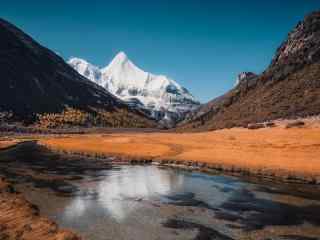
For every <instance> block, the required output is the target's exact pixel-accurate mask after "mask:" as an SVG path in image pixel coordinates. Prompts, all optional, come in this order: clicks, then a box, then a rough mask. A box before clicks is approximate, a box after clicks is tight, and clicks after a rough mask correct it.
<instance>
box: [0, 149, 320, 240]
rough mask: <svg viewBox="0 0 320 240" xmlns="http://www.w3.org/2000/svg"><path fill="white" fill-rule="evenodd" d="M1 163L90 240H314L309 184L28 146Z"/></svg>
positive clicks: (315, 197)
mask: <svg viewBox="0 0 320 240" xmlns="http://www.w3.org/2000/svg"><path fill="white" fill-rule="evenodd" d="M0 160H1V161H0V173H1V175H4V176H6V177H7V178H10V179H11V180H12V181H15V182H16V186H17V188H18V189H19V190H20V191H22V192H23V193H24V194H25V196H26V197H27V199H29V200H30V201H31V202H33V203H35V204H36V205H38V206H39V208H40V210H41V213H42V214H44V215H47V216H49V218H51V219H52V220H54V221H56V222H57V223H58V224H59V225H60V226H62V227H66V228H71V229H73V230H75V231H76V232H78V233H79V234H80V235H82V236H83V237H85V239H89V240H105V239H132V240H138V239H139V240H140V239H146V240H147V239H148V240H153V239H177V240H178V239H197V240H206V239H218V240H219V239H220V240H229V239H264V240H267V239H270V240H271V239H279V240H280V239H296V240H297V239H300V240H314V239H319V238H318V236H320V230H319V225H320V201H319V200H320V197H319V196H320V194H319V188H318V187H316V186H303V185H286V184H274V183H273V184H271V183H262V182H259V183H257V182H252V181H249V180H244V179H240V178H235V177H230V176H222V175H208V174H204V173H199V172H188V171H182V170H175V169H172V168H161V167H158V166H150V165H149V166H114V165H110V164H107V163H106V162H103V163H101V162H98V161H97V160H90V159H86V158H79V159H74V158H72V159H66V158H65V157H63V158H62V157H61V156H59V155H57V154H53V153H50V152H48V151H46V150H44V149H43V148H41V147H39V146H37V145H35V144H24V145H21V146H19V147H17V148H15V149H12V150H9V151H5V152H2V153H0Z"/></svg>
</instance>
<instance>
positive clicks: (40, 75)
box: [0, 19, 144, 122]
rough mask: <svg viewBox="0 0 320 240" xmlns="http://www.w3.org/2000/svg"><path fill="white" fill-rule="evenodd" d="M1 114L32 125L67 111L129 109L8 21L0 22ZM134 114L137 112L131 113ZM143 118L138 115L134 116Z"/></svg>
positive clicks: (0, 20) (138, 113)
mask: <svg viewBox="0 0 320 240" xmlns="http://www.w3.org/2000/svg"><path fill="white" fill-rule="evenodd" d="M0 84H1V88H0V112H5V111H10V112H12V113H13V115H14V117H15V119H16V120H23V121H29V122H32V121H34V119H35V115H36V114H37V113H51V112H61V111H62V110H63V109H65V107H72V108H76V109H81V110H83V111H91V109H92V108H97V109H102V110H104V111H108V112H112V111H114V110H116V109H127V110H128V111H131V109H129V107H128V106H127V105H126V104H124V103H123V102H122V101H120V100H118V99H117V98H116V97H114V96H113V95H111V94H110V93H108V92H107V91H106V90H104V89H103V88H101V87H99V86H98V85H96V84H94V83H92V82H90V81H89V80H87V79H86V78H84V77H83V76H81V75H80V74H78V73H77V72H76V71H75V70H73V69H72V68H71V67H70V66H69V65H68V64H66V63H65V61H64V60H63V59H62V58H61V57H59V56H58V55H56V54H55V53H53V52H52V51H50V50H49V49H47V48H45V47H43V46H41V45H40V44H38V43H37V42H36V41H34V40H33V39H32V38H31V37H30V36H28V35H26V34H25V33H23V32H22V31H21V30H20V29H18V28H16V27H15V26H13V25H12V24H10V23H8V22H7V21H5V20H3V19H0ZM132 111H135V110H132ZM135 113H136V114H137V115H140V116H141V117H142V118H144V115H143V114H142V113H140V112H138V111H136V112H135Z"/></svg>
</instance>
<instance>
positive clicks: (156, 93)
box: [68, 52, 199, 121]
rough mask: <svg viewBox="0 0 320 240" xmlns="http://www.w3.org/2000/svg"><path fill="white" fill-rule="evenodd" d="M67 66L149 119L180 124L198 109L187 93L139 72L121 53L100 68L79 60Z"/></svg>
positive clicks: (166, 80) (168, 81) (165, 80)
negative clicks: (143, 111) (139, 110)
mask: <svg viewBox="0 0 320 240" xmlns="http://www.w3.org/2000/svg"><path fill="white" fill-rule="evenodd" d="M68 63H69V64H70V65H71V66H72V67H73V68H74V69H75V70H77V71H78V72H79V73H80V74H82V75H83V76H85V77H87V78H88V79H90V80H91V81H93V82H95V83H97V84H99V85H101V86H103V87H104V88H106V89H107V90H108V91H109V92H111V93H112V94H114V95H116V96H117V97H119V98H120V99H122V100H124V101H126V102H127V103H129V104H130V105H132V106H135V107H139V108H144V109H145V110H149V111H150V115H152V116H153V117H154V118H156V119H158V120H163V121H172V120H173V121H177V120H180V119H181V118H183V116H184V115H185V114H186V113H187V112H189V111H190V110H193V109H195V108H196V107H198V106H199V102H198V101H197V100H196V99H195V98H194V97H193V96H192V95H191V94H190V92H189V91H188V90H187V89H185V88H184V87H182V86H180V85H179V84H178V83H176V82H175V81H174V80H172V79H169V78H167V77H166V76H164V75H154V74H151V73H148V72H145V71H143V70H141V69H140V68H139V67H137V66H136V65H135V64H134V63H133V62H131V61H130V59H129V58H128V57H127V55H126V54H125V53H124V52H120V53H118V54H117V55H116V56H115V58H114V59H113V60H112V61H111V63H110V64H109V65H108V66H107V67H104V68H99V67H97V66H94V65H92V64H90V63H88V62H87V61H85V60H83V59H79V58H71V59H70V60H69V61H68Z"/></svg>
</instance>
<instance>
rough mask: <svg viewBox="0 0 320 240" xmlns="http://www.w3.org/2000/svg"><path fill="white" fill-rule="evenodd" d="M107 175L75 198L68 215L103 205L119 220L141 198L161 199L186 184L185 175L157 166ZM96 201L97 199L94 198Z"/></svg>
mask: <svg viewBox="0 0 320 240" xmlns="http://www.w3.org/2000/svg"><path fill="white" fill-rule="evenodd" d="M106 174H107V175H106V176H105V177H104V178H103V179H102V180H99V181H98V182H96V184H93V186H89V187H88V188H87V189H86V190H85V192H83V193H82V194H79V196H76V197H74V198H73V199H72V201H71V203H70V204H69V205H68V206H67V207H66V209H65V211H64V215H65V217H66V218H68V219H74V218H78V217H81V216H83V215H86V211H88V210H89V209H90V208H92V207H93V206H92V205H93V204H95V205H96V206H95V208H100V210H104V211H105V212H106V213H108V214H109V215H111V216H112V217H114V218H115V219H116V220H117V221H119V222H120V221H121V220H123V219H125V218H126V216H127V215H128V214H130V213H131V212H132V211H133V210H136V209H137V208H138V207H139V206H141V205H139V204H137V203H138V202H139V201H141V200H152V199H159V198H160V197H161V196H163V195H168V194H170V193H171V192H173V191H179V189H180V188H181V187H182V186H183V183H184V178H185V176H184V175H182V174H176V173H174V172H173V171H168V170H161V169H159V168H156V167H139V166H138V167H130V168H126V167H123V168H121V169H120V170H119V171H107V172H106ZM92 198H94V199H92ZM93 200H94V201H93Z"/></svg>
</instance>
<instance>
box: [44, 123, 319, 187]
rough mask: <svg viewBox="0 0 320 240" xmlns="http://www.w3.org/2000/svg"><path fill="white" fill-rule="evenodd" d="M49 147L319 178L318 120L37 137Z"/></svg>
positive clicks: (308, 179) (312, 180)
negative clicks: (298, 123)
mask: <svg viewBox="0 0 320 240" xmlns="http://www.w3.org/2000/svg"><path fill="white" fill-rule="evenodd" d="M39 143H40V144H42V145H45V146H47V147H49V148H50V149H53V150H59V151H64V152H71V153H80V154H87V155H92V156H96V157H99V156H100V157H104V156H114V157H119V158H122V159H131V160H132V159H135V160H137V161H139V160H153V161H154V162H159V163H169V164H171V165H187V166H190V167H197V168H202V169H215V170H222V171H227V172H231V173H235V174H237V173H238V174H246V175H248V174H250V175H251V174H253V175H259V176H268V177H271V178H273V177H275V178H281V179H283V180H288V181H291V180H292V181H295V180H297V181H301V180H302V181H303V182H308V183H320V163H319V161H320V158H319V156H320V124H319V123H314V122H306V124H305V126H303V127H296V128H290V129H287V128H285V124H284V123H278V124H277V126H276V127H274V128H263V129H256V130H249V129H243V128H234V129H225V130H219V131H213V132H201V133H138V132H137V133H132V132H131V133H110V134H86V135H65V136H59V137H48V136H47V137H40V139H39Z"/></svg>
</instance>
